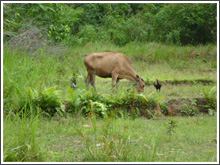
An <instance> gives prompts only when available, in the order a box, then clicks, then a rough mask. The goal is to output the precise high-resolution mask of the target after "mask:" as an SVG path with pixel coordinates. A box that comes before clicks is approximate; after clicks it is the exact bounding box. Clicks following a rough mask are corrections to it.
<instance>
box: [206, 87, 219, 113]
mask: <svg viewBox="0 0 220 165" xmlns="http://www.w3.org/2000/svg"><path fill="white" fill-rule="evenodd" d="M203 95H204V96H205V99H206V102H207V105H206V107H207V108H208V110H209V111H216V110H217V88H216V86H214V87H212V88H208V87H206V88H204V90H203Z"/></svg>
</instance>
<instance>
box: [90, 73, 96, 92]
mask: <svg viewBox="0 0 220 165" xmlns="http://www.w3.org/2000/svg"><path fill="white" fill-rule="evenodd" d="M91 85H92V86H93V87H94V89H95V91H96V86H95V72H93V73H92V81H91ZM96 92H97V91H96Z"/></svg>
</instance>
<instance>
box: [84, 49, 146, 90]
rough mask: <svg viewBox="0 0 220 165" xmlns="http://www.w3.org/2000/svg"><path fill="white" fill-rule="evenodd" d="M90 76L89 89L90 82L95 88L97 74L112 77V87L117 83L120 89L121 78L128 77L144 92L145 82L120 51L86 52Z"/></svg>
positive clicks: (86, 63)
mask: <svg viewBox="0 0 220 165" xmlns="http://www.w3.org/2000/svg"><path fill="white" fill-rule="evenodd" d="M83 62H84V64H85V66H86V69H87V72H88V76H87V77H86V80H85V83H86V88H87V91H88V90H89V83H90V84H91V85H92V86H93V87H94V88H95V90H96V86H95V76H96V75H97V76H99V77H102V78H112V89H114V87H115V85H116V84H117V85H116V87H117V89H118V83H119V80H121V79H124V78H125V79H128V80H131V81H133V82H134V83H135V84H134V85H135V87H136V89H137V91H138V92H139V93H141V92H144V86H145V82H144V80H143V79H142V78H141V77H140V76H139V75H138V74H137V73H136V72H135V70H134V69H133V67H132V65H131V61H130V60H129V58H128V57H127V56H126V55H124V54H122V53H119V52H100V53H90V54H86V55H85V57H84V60H83Z"/></svg>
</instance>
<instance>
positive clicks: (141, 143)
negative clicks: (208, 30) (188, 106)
mask: <svg viewBox="0 0 220 165" xmlns="http://www.w3.org/2000/svg"><path fill="white" fill-rule="evenodd" d="M216 50H217V49H216V46H215V45H206V46H202V45H201V46H198V47H193V46H186V47H178V46H167V45H162V44H157V43H146V44H138V43H130V44H129V45H126V46H124V47H116V46H114V45H111V44H108V43H102V44H101V43H90V44H87V45H85V46H83V47H75V48H65V49H62V52H60V53H59V52H58V53H57V54H47V53H45V51H44V50H39V52H36V53H35V54H29V53H28V52H21V51H14V52H13V51H11V50H10V49H9V48H8V47H7V46H6V47H4V54H3V77H4V79H3V104H4V107H3V110H4V113H3V114H4V117H3V140H4V141H3V152H4V153H3V160H4V161H18V162H19V161H47V162H58V161H61V162H68V161H72V162H74V161H76V162H82V161H89V162H94V161H95V162H96V161H101V162H104V161H120V162H123V161H128V162H130V161H132V162H135V161H136V162H216V161H217V148H216V147H217V146H216V141H217V139H216V137H217V117H216V115H215V116H208V115H205V116H202V115H197V116H194V117H167V116H166V117H156V116H154V117H153V118H152V119H150V120H149V119H146V118H144V117H138V115H137V116H135V117H132V116H131V115H128V114H126V113H123V111H125V110H123V109H117V108H115V109H114V110H119V111H120V114H121V118H120V117H119V116H118V115H116V116H114V113H112V115H113V116H111V115H110V116H108V117H103V118H98V117H97V118H93V117H92V116H88V117H85V116H83V115H82V114H80V113H81V112H84V111H86V113H88V112H89V110H91V109H90V107H89V105H93V106H91V108H92V109H93V108H94V109H95V110H97V111H99V110H100V111H101V112H103V111H104V109H105V107H104V106H105V104H107V103H106V100H107V101H109V102H110V101H115V102H117V101H120V100H121V99H122V98H126V96H128V95H131V94H132V93H131V92H130V93H129V92H127V89H128V88H130V87H132V84H133V83H131V82H129V81H127V80H122V81H121V82H120V86H119V89H120V90H119V93H114V94H111V79H103V78H99V77H97V78H96V86H97V90H98V95H97V94H93V92H89V93H86V92H85V83H84V80H85V77H86V74H87V73H86V69H85V67H84V65H83V62H82V60H83V57H84V55H85V54H86V53H90V52H101V51H119V52H122V53H124V54H126V55H128V56H129V57H130V58H131V60H132V65H133V67H134V69H135V70H136V72H137V73H138V74H139V75H140V76H141V77H143V78H144V80H145V81H146V82H148V83H149V82H150V83H151V84H150V85H147V86H146V87H145V92H144V93H143V96H142V97H139V98H154V99H155V100H157V101H159V102H166V101H168V100H170V99H179V98H197V97H199V98H204V97H205V98H208V99H210V102H209V104H210V105H208V106H209V107H212V104H213V100H214V102H215V98H216V90H212V89H214V88H213V87H216V83H215V82H217V68H216V67H217V61H216V56H217V54H216ZM75 73H77V88H78V89H77V90H75V91H72V89H70V88H69V87H68V86H69V85H70V77H71V76H72V75H73V74H75ZM156 78H158V79H159V80H160V81H162V82H163V81H166V80H169V81H173V82H175V81H182V80H187V81H196V80H198V79H205V80H211V81H214V83H213V84H209V85H203V84H202V83H197V82H196V83H193V84H176V85H172V84H163V83H162V89H161V92H155V88H154V87H153V84H152V82H153V81H155V79H156ZM90 89H91V91H93V89H92V87H91V86H90ZM103 97H104V98H103ZM106 98H107V99H106ZM137 98H138V97H137ZM105 99H106V100H105ZM88 100H93V101H92V102H91V103H90V104H88ZM65 101H69V102H71V103H72V104H74V105H73V107H74V108H73V109H72V111H71V112H70V113H64V112H63V105H61V103H62V102H65ZM128 103H129V102H128ZM215 103H216V102H215ZM55 104H56V106H54V105H55ZM109 104H110V105H111V102H110V103H109ZM215 106H216V105H215ZM215 106H213V107H215ZM213 107H212V108H213ZM53 111H56V112H59V113H55V114H54V116H50V115H46V113H53ZM87 111H88V112H87ZM88 114H89V113H88ZM172 120H173V121H177V127H175V128H174V131H175V133H174V132H173V133H172V134H171V135H168V134H167V131H168V128H167V125H168V123H169V122H170V121H172Z"/></svg>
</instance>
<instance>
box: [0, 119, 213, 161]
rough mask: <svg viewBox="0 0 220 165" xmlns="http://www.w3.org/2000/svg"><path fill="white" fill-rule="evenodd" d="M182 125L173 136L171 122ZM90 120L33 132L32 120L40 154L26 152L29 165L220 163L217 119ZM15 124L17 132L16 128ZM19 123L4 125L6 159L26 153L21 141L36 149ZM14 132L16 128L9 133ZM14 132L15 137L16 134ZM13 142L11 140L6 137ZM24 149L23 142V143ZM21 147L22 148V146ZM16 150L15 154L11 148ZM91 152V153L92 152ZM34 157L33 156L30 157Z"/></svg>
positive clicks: (46, 122) (52, 122) (50, 124)
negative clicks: (67, 164)
mask: <svg viewBox="0 0 220 165" xmlns="http://www.w3.org/2000/svg"><path fill="white" fill-rule="evenodd" d="M171 120H175V121H177V127H175V128H174V130H175V133H172V135H171V137H169V135H168V134H167V131H168V128H167V126H168V123H169V121H171ZM95 122H96V123H95V124H94V120H93V119H92V118H84V117H80V116H78V117H72V116H68V117H67V118H59V119H56V118H54V119H45V118H39V119H38V125H37V127H36V128H33V126H32V125H30V123H31V122H30V121H29V120H27V122H26V123H24V125H22V128H23V129H25V130H26V131H27V130H29V129H30V132H34V131H35V135H34V137H32V138H34V139H35V143H36V144H37V149H35V150H34V151H35V152H37V153H35V152H34V151H31V150H29V151H26V152H25V154H27V159H25V160H26V161H35V159H31V160H29V159H28V158H32V157H30V156H33V157H35V158H36V161H48V162H52V161H54V162H56V161H64V162H83V161H89V162H93V161H95V162H97V161H101V162H104V161H120V162H121V161H123V162H127V161H128V162H135V161H137V162H173V161H175V162H215V161H217V151H216V147H217V144H216V136H217V133H216V131H217V124H216V123H217V117H216V116H212V117H210V116H201V115H199V116H196V117H164V118H155V119H151V120H147V119H146V118H138V119H135V120H131V119H126V118H124V119H120V118H118V119H114V118H107V119H106V120H101V119H96V121H95ZM12 125H13V127H12ZM20 126H21V125H20V124H19V122H18V121H15V120H11V119H6V120H4V130H3V131H4V132H3V133H4V159H5V157H7V155H9V154H10V153H14V154H15V158H17V157H16V155H17V154H18V153H17V152H19V153H20V150H21V149H17V150H13V151H12V150H11V148H12V149H15V148H16V147H18V144H17V142H16V141H17V140H18V141H19V140H23V141H25V144H24V145H28V146H30V148H31V147H33V146H32V145H33V143H32V142H30V141H28V139H29V138H30V136H31V135H30V134H29V132H25V135H26V136H27V137H25V136H22V132H21V131H20V129H21V128H20ZM8 128H10V129H8ZM12 131H13V132H12ZM6 137H7V138H6ZM22 144H23V143H22ZM19 145H20V144H19ZM9 148H10V149H9ZM88 150H90V152H88ZM29 152H30V153H29Z"/></svg>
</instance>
